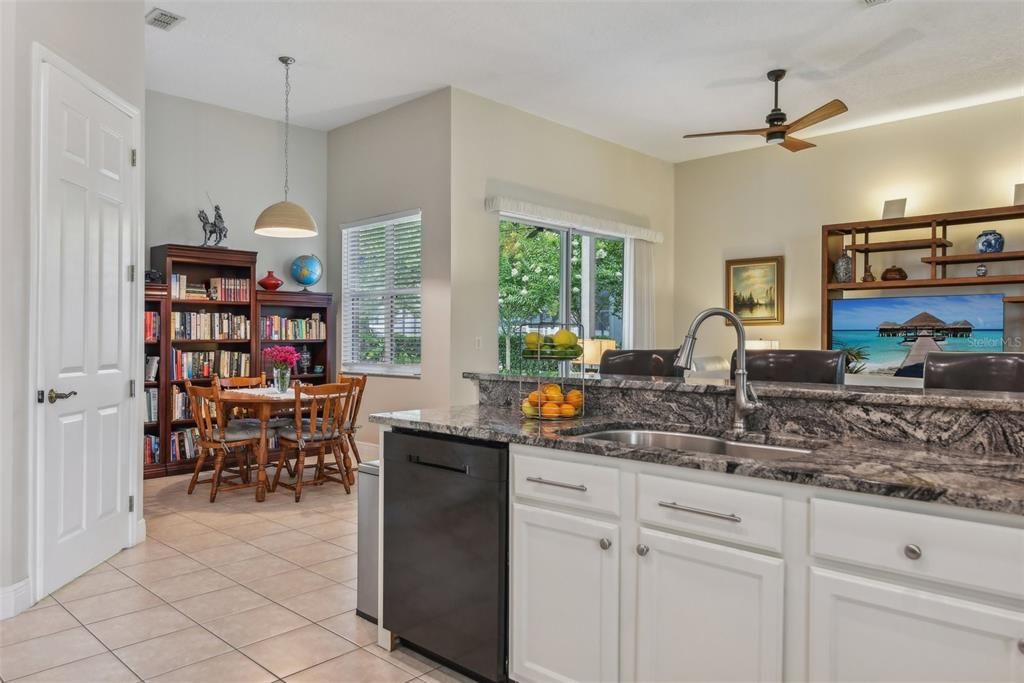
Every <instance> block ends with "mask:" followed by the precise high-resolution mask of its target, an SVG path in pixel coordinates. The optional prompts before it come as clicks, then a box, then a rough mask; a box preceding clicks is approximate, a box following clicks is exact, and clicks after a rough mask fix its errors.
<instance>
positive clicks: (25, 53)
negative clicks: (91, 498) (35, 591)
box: [0, 0, 145, 589]
mask: <svg viewBox="0 0 1024 683" xmlns="http://www.w3.org/2000/svg"><path fill="white" fill-rule="evenodd" d="M0 5H3V8H2V11H3V13H4V14H3V31H4V40H3V42H2V46H0V57H2V67H0V77H2V87H3V92H4V96H3V98H2V100H3V104H2V106H3V110H2V112H0V113H2V116H0V121H3V128H2V132H3V135H4V145H3V154H2V156H0V163H2V164H3V173H2V179H3V185H4V188H3V189H4V201H3V203H2V206H3V214H2V218H3V231H2V234H0V265H2V272H3V274H4V286H3V289H2V291H0V296H2V300H0V303H2V307H0V308H2V314H3V318H4V320H7V321H9V324H8V325H6V327H5V329H4V332H3V335H2V339H3V354H4V355H3V358H5V359H6V362H5V363H4V369H3V382H0V435H2V437H0V438H2V439H3V441H2V442H0V443H2V446H3V450H2V451H0V589H2V588H4V587H7V586H10V585H12V584H15V583H17V582H19V581H21V580H23V579H25V578H26V576H27V575H28V550H27V537H26V534H27V528H26V519H27V510H26V492H27V489H28V471H27V465H28V454H27V453H26V450H25V449H26V426H25V425H26V421H27V415H28V410H33V409H34V407H35V403H34V401H33V397H32V395H31V394H32V391H33V389H34V387H32V386H31V385H30V377H29V368H28V364H27V363H26V362H25V360H26V359H27V358H28V329H27V327H26V326H25V324H24V321H25V320H27V318H28V299H27V297H26V296H25V291H26V288H27V287H29V286H30V283H29V269H28V262H29V235H28V226H29V225H30V222H29V221H30V213H29V187H30V185H29V177H30V173H29V169H30V167H31V156H30V153H31V147H30V142H31V140H30V138H31V136H30V134H29V131H30V130H31V107H32V84H31V75H32V66H31V50H32V43H33V42H34V41H38V42H40V43H42V44H43V45H44V46H46V47H47V48H49V49H50V50H52V51H53V52H55V53H57V54H58V55H60V56H61V57H63V58H64V59H66V60H68V61H69V62H71V63H72V64H74V65H75V66H76V67H78V68H79V69H80V70H82V71H84V72H85V73H86V74H88V75H89V76H91V77H92V78H94V79H95V80H97V81H99V82H100V83H102V84H103V85H105V86H106V87H108V88H110V89H111V90H113V91H114V92H115V93H117V94H118V95H119V96H120V97H122V98H124V99H125V100H127V101H128V102H130V103H131V104H133V105H135V106H136V107H138V108H139V109H140V110H141V109H143V108H144V105H145V101H144V100H145V92H144V68H143V64H144V50H143V28H144V25H143V23H142V17H143V13H144V6H143V4H142V2H141V1H129V2H88V3H86V2H33V1H31V0H17V1H15V2H11V1H10V0H8V1H7V2H3V3H0Z"/></svg>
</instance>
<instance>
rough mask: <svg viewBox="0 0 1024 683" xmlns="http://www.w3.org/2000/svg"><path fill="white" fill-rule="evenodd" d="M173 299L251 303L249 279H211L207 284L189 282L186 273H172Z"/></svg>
mask: <svg viewBox="0 0 1024 683" xmlns="http://www.w3.org/2000/svg"><path fill="white" fill-rule="evenodd" d="M170 290H171V298H172V299H175V300H177V301H233V302H238V303H245V302H247V301H249V278H241V277H211V278H210V283H209V287H207V284H206V283H205V282H196V281H194V280H193V281H192V282H189V280H188V275H186V274H185V273H172V274H171V282H170Z"/></svg>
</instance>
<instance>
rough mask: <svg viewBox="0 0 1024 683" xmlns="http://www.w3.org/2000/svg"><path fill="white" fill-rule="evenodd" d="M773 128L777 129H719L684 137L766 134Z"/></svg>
mask: <svg viewBox="0 0 1024 683" xmlns="http://www.w3.org/2000/svg"><path fill="white" fill-rule="evenodd" d="M772 130H776V129H774V128H750V129H748V130H722V131H719V132H717V133H690V134H689V135H684V136H683V138H684V139H685V138H710V137H713V136H715V135H764V134H765V133H769V132H771V131H772ZM778 130H783V129H782V128H779V129H778Z"/></svg>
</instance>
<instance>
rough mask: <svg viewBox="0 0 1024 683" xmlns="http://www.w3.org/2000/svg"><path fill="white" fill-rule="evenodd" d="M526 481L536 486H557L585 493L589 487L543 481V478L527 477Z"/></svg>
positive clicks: (548, 480)
mask: <svg viewBox="0 0 1024 683" xmlns="http://www.w3.org/2000/svg"><path fill="white" fill-rule="evenodd" d="M526 481H532V482H533V483H534V484H544V485H545V486H557V487H558V488H560V489H571V490H573V491H583V492H584V493H585V492H586V490H587V487H586V486H584V485H583V484H566V483H565V482H561V481H551V480H550V479H542V478H541V477H527V478H526Z"/></svg>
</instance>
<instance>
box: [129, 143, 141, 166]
mask: <svg viewBox="0 0 1024 683" xmlns="http://www.w3.org/2000/svg"><path fill="white" fill-rule="evenodd" d="M128 158H129V159H130V160H131V163H132V166H136V165H138V163H139V152H138V150H137V149H135V148H134V147H133V148H132V151H131V152H130V153H129V155H128Z"/></svg>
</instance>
